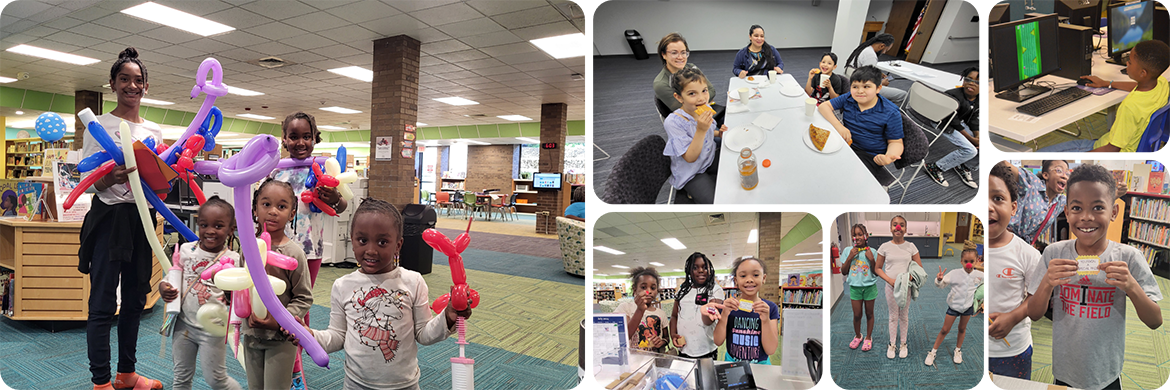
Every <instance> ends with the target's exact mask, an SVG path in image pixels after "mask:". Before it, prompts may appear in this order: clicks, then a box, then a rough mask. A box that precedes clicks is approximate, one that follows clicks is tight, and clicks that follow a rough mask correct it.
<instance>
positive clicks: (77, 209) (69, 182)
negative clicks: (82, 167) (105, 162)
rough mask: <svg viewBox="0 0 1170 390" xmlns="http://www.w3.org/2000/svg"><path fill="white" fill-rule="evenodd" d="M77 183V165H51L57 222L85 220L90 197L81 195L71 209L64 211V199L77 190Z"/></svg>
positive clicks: (79, 175)
mask: <svg viewBox="0 0 1170 390" xmlns="http://www.w3.org/2000/svg"><path fill="white" fill-rule="evenodd" d="M79 183H81V172H78V170H77V164H72V163H65V162H61V161H57V162H54V163H53V186H54V191H53V196H54V197H55V198H56V202H55V204H56V206H57V210H56V211H57V220H58V221H61V222H73V221H83V220H85V213H86V212H88V211H89V206H90V202H91V198H92V195H90V194H83V195H82V196H81V197H78V198H77V201H76V202H74V203H73V207H71V208H70V209H69V210H65V199H66V198H68V197H69V194H70V193H71V192H73V191H74V190H75V189H76V188H77V185H78V184H79Z"/></svg>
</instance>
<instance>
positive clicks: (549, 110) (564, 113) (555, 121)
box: [536, 103, 569, 234]
mask: <svg viewBox="0 0 1170 390" xmlns="http://www.w3.org/2000/svg"><path fill="white" fill-rule="evenodd" d="M568 116H569V105H568V104H565V103H545V104H541V105H540V143H542V144H544V143H549V142H555V143H556V144H557V147H556V149H541V151H540V165H539V167H540V172H562V173H563V172H564V171H565V133H566V132H567V131H568V125H567V122H568ZM561 191H568V190H561ZM561 191H543V190H542V191H540V192H539V193H538V194H536V204H537V205H538V206H536V213H537V215H536V232H537V233H540V234H556V232H557V221H556V218H557V216H560V215H563V214H564V213H565V207H566V206H568V205H567V204H562V202H563V199H564V194H562V193H561ZM543 212H548V216H547V217H546V216H542V215H540V214H541V213H543Z"/></svg>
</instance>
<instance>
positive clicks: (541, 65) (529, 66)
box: [515, 60, 565, 71]
mask: <svg viewBox="0 0 1170 390" xmlns="http://www.w3.org/2000/svg"><path fill="white" fill-rule="evenodd" d="M515 67H516V69H519V70H523V71H533V70H544V69H557V68H564V67H565V65H564V64H562V63H560V62H559V61H556V60H549V61H540V62H528V63H523V64H516V65H515Z"/></svg>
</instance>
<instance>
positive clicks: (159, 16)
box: [122, 3, 236, 37]
mask: <svg viewBox="0 0 1170 390" xmlns="http://www.w3.org/2000/svg"><path fill="white" fill-rule="evenodd" d="M122 13H124V14H127V15H130V16H135V17H138V18H142V19H146V20H149V21H151V22H155V23H158V24H161V25H164V26H170V27H174V28H177V29H180V30H183V31H187V32H190V33H195V34H199V35H202V36H205V37H206V36H210V35H215V34H222V33H225V32H228V31H232V30H235V29H236V28H235V27H232V26H228V25H225V24H222V23H218V22H213V21H211V20H208V19H204V18H201V17H198V16H195V15H191V14H189V13H186V12H183V11H179V10H177V9H174V8H170V7H167V6H163V5H158V4H155V3H142V4H140V5H136V6H133V7H130V8H127V9H124V10H122Z"/></svg>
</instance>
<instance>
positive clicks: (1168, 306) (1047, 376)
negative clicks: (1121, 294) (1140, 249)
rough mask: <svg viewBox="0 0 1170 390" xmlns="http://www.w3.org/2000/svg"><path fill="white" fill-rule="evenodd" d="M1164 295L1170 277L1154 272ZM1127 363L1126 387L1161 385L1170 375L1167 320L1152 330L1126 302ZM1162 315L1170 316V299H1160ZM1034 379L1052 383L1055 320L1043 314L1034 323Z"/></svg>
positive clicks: (1123, 379) (1123, 371)
mask: <svg viewBox="0 0 1170 390" xmlns="http://www.w3.org/2000/svg"><path fill="white" fill-rule="evenodd" d="M1154 279H1156V280H1157V281H1158V288H1159V289H1161V290H1162V296H1163V297H1165V296H1166V294H1167V293H1170V280H1167V279H1166V278H1163V277H1161V276H1154ZM1125 306H1126V311H1125V364H1124V365H1123V366H1122V369H1121V387H1122V388H1123V389H1157V388H1159V387H1162V385H1165V384H1166V379H1167V378H1168V377H1170V367H1168V366H1167V364H1168V363H1170V331H1168V330H1167V327H1166V325H1165V324H1163V325H1162V326H1161V327H1160V328H1158V329H1153V330H1151V329H1150V328H1149V327H1147V326H1146V324H1144V323H1142V320H1141V319H1139V318H1138V315H1137V312H1136V311H1134V308H1133V302H1126V305H1125ZM1158 306H1160V307H1161V308H1162V318H1163V319H1170V300H1168V299H1162V300H1161V301H1159V302H1158ZM1032 380H1034V381H1038V382H1044V383H1052V381H1053V377H1052V320H1050V319H1048V318H1041V319H1040V320H1039V321H1036V322H1033V323H1032Z"/></svg>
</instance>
